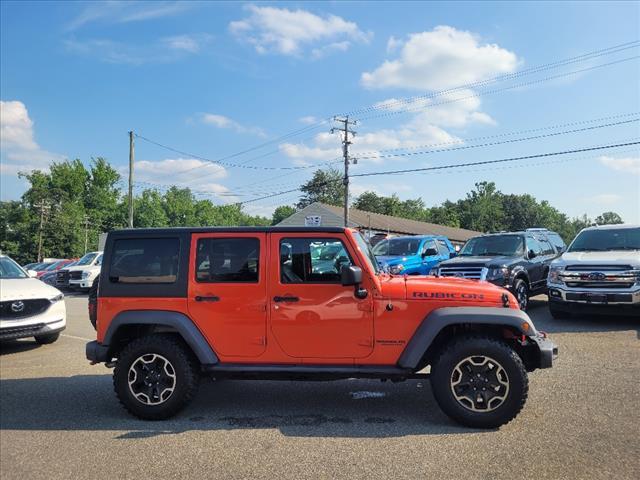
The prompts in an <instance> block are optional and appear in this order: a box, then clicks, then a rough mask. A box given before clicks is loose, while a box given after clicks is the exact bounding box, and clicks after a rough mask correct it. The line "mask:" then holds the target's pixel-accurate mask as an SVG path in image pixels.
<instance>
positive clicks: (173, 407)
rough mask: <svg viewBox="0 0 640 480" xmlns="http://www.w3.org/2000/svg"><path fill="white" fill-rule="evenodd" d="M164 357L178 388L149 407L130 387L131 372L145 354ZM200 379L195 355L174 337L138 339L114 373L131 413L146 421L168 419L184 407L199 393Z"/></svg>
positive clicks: (125, 350) (121, 356)
mask: <svg viewBox="0 0 640 480" xmlns="http://www.w3.org/2000/svg"><path fill="white" fill-rule="evenodd" d="M151 354H155V355H160V356H161V357H163V358H164V359H166V360H168V361H169V362H170V364H171V366H172V369H173V371H174V372H175V388H174V389H173V392H172V393H171V395H170V396H169V397H168V398H167V400H166V401H164V403H160V404H158V405H147V404H145V403H143V402H142V401H140V400H138V399H137V398H136V397H135V396H134V394H133V393H132V391H131V389H130V388H129V369H130V368H131V366H132V365H133V364H134V362H136V361H137V360H138V359H139V358H141V357H142V356H145V355H151ZM199 382H200V376H199V373H198V366H197V364H196V361H195V360H194V358H193V357H192V355H191V352H189V350H188V349H187V348H186V347H185V346H184V345H183V344H182V342H181V341H180V339H179V338H176V337H175V336H174V335H171V334H152V335H147V336H144V337H140V338H137V339H135V340H133V341H132V342H131V343H129V344H128V345H127V346H126V347H124V348H123V349H122V351H121V352H120V354H119V355H118V359H117V362H116V367H115V370H114V371H113V388H114V390H115V392H116V395H117V397H118V400H120V403H121V404H122V405H123V406H124V408H126V409H127V410H128V411H129V413H131V414H133V415H135V416H136V417H138V418H141V419H143V420H164V419H167V418H170V417H172V416H174V415H175V414H176V413H178V412H179V411H180V410H181V409H182V408H184V407H185V406H186V405H187V404H188V403H189V402H190V401H191V399H192V398H193V397H194V395H195V394H196V392H197V390H198V384H199Z"/></svg>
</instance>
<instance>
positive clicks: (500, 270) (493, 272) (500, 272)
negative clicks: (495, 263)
mask: <svg viewBox="0 0 640 480" xmlns="http://www.w3.org/2000/svg"><path fill="white" fill-rule="evenodd" d="M508 276H509V269H508V268H507V267H491V268H490V269H489V271H488V272H487V280H493V279H496V278H505V277H508Z"/></svg>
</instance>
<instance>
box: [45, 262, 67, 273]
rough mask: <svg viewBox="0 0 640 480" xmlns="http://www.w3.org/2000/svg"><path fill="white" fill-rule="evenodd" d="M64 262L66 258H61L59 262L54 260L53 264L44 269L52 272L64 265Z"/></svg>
mask: <svg viewBox="0 0 640 480" xmlns="http://www.w3.org/2000/svg"><path fill="white" fill-rule="evenodd" d="M63 263H64V260H60V261H59V262H54V263H52V264H51V265H49V266H48V267H47V268H45V269H44V271H45V272H51V271H53V270H55V269H56V268H58V266H60V265H62V264H63Z"/></svg>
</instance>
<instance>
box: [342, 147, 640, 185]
mask: <svg viewBox="0 0 640 480" xmlns="http://www.w3.org/2000/svg"><path fill="white" fill-rule="evenodd" d="M638 144H640V141H636V142H628V143H619V144H612V145H599V146H597V147H588V148H578V149H574V150H564V151H560V152H549V153H539V154H535V155H525V156H521V157H510V158H502V159H499V160H483V161H480V162H469V163H458V164H449V165H440V166H437V167H424V168H408V169H405V170H388V171H384V172H368V173H357V174H355V175H352V177H372V176H378V175H400V174H404V173H415V172H429V171H433V170H445V169H450V168H460V167H470V166H475V165H489V164H494V163H505V162H515V161H518V160H528V159H532V158H543V157H552V156H557V155H569V154H571V153H580V152H591V151H595V150H607V149H610V148H619V147H627V146H630V145H638Z"/></svg>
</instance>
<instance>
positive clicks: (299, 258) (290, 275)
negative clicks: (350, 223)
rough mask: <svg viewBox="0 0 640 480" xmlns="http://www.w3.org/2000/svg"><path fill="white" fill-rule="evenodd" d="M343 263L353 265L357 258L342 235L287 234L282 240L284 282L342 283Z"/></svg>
mask: <svg viewBox="0 0 640 480" xmlns="http://www.w3.org/2000/svg"><path fill="white" fill-rule="evenodd" d="M343 265H353V261H352V260H351V257H350V256H349V253H348V252H347V249H346V248H345V246H344V244H343V243H342V242H341V241H340V240H338V239H335V238H283V239H282V240H281V241H280V281H281V282H282V283H340V271H341V269H342V266H343Z"/></svg>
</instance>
